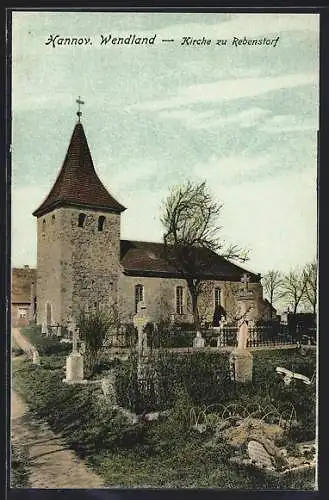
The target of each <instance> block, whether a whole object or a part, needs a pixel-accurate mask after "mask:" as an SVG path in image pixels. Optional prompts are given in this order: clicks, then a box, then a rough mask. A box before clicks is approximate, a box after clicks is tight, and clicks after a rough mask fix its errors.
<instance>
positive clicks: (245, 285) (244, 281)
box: [241, 273, 250, 292]
mask: <svg viewBox="0 0 329 500" xmlns="http://www.w3.org/2000/svg"><path fill="white" fill-rule="evenodd" d="M249 281H250V276H249V275H248V274H246V273H245V274H244V275H243V276H242V278H241V283H243V284H244V290H245V291H246V292H247V291H248V283H249Z"/></svg>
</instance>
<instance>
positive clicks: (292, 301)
mask: <svg viewBox="0 0 329 500" xmlns="http://www.w3.org/2000/svg"><path fill="white" fill-rule="evenodd" d="M305 289H306V280H305V276H304V271H303V270H298V269H294V270H291V271H290V272H289V273H288V274H286V275H285V276H284V277H283V279H282V285H281V293H280V297H283V298H284V299H286V300H287V302H288V303H289V305H290V306H291V307H292V309H293V313H294V314H296V313H297V309H298V306H299V304H300V303H301V301H302V299H303V297H304V295H305Z"/></svg>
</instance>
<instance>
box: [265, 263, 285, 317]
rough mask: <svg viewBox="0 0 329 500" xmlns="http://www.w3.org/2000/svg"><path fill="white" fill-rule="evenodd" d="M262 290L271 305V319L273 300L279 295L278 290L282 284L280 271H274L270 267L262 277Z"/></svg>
mask: <svg viewBox="0 0 329 500" xmlns="http://www.w3.org/2000/svg"><path fill="white" fill-rule="evenodd" d="M262 282H263V287H264V291H265V293H266V295H267V297H268V299H269V303H270V305H271V319H272V315H273V302H274V301H275V299H276V298H278V297H279V295H280V290H281V286H282V274H281V273H280V271H275V270H274V269H271V270H270V271H268V272H267V273H266V274H264V276H263V278H262Z"/></svg>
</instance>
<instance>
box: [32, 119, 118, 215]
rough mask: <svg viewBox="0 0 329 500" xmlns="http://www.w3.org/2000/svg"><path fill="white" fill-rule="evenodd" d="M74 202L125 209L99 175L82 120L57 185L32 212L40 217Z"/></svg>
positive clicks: (105, 207) (116, 209) (76, 128)
mask: <svg viewBox="0 0 329 500" xmlns="http://www.w3.org/2000/svg"><path fill="white" fill-rule="evenodd" d="M71 205H72V206H77V207H86V208H98V209H101V210H103V211H110V212H118V213H120V212H123V211H124V210H125V207H124V206H123V205H121V204H120V203H119V202H118V201H117V200H115V199H114V198H113V197H112V196H111V195H110V193H109V192H108V191H107V189H106V188H105V187H104V185H103V184H102V182H101V181H100V179H99V178H98V176H97V174H96V172H95V168H94V165H93V160H92V158H91V154H90V151H89V146H88V143H87V139H86V136H85V132H84V129H83V126H82V124H81V123H80V122H78V123H77V124H76V125H75V128H74V130H73V134H72V137H71V140H70V144H69V147H68V150H67V153H66V157H65V160H64V163H63V165H62V168H61V170H60V172H59V174H58V177H57V179H56V181H55V184H54V185H53V187H52V189H51V190H50V192H49V194H48V195H47V197H46V198H45V200H44V201H43V202H42V203H41V205H40V206H39V208H37V209H36V210H35V211H34V212H33V215H34V216H36V217H40V216H41V215H44V214H45V213H47V212H50V211H51V210H53V209H54V208H57V207H60V206H71Z"/></svg>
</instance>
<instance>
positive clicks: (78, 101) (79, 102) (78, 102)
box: [76, 96, 84, 122]
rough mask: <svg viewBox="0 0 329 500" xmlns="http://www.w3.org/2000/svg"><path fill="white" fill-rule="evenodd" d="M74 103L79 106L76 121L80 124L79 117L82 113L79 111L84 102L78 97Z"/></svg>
mask: <svg viewBox="0 0 329 500" xmlns="http://www.w3.org/2000/svg"><path fill="white" fill-rule="evenodd" d="M76 103H77V104H78V106H79V108H78V111H77V116H78V119H79V122H80V117H81V116H82V112H81V111H80V106H81V104H84V101H81V97H80V96H79V97H78V99H77V100H76Z"/></svg>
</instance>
